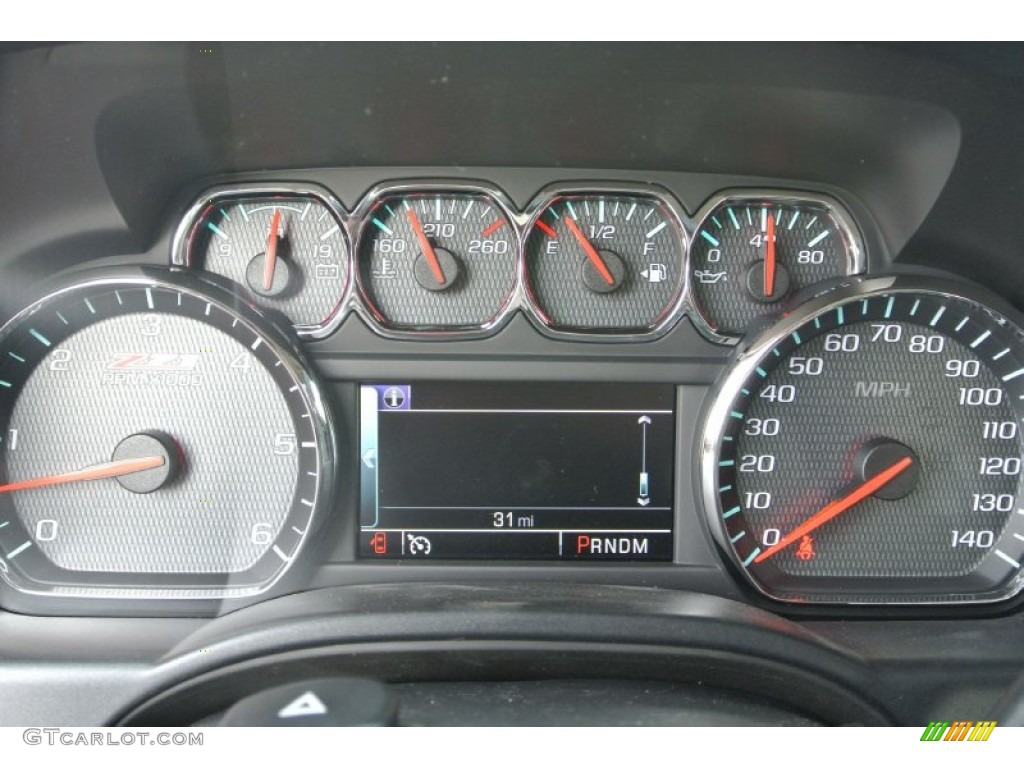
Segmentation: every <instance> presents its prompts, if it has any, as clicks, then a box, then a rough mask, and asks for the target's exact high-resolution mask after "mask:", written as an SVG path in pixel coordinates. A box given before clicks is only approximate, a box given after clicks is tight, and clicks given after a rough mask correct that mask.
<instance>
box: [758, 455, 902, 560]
mask: <svg viewBox="0 0 1024 768" xmlns="http://www.w3.org/2000/svg"><path fill="white" fill-rule="evenodd" d="M913 463H914V460H913V459H912V458H910V457H909V456H904V457H903V458H902V459H900V460H899V461H897V462H896V463H895V464H893V465H891V466H890V467H889V468H888V469H883V470H882V471H881V472H879V473H878V474H877V475H874V476H873V477H870V478H868V479H867V480H866V481H865V482H863V483H861V484H860V485H858V486H857V487H856V488H854V489H853V490H852V491H851V492H850V493H848V494H846V495H845V496H843V497H842V498H841V499H836V500H835V501H833V502H830V503H829V504H827V505H825V506H824V507H822V508H821V510H820V511H818V512H816V513H815V514H813V515H811V516H810V517H809V518H807V520H805V521H804V522H803V523H801V524H800V525H798V526H797V527H796V528H794V529H793V530H792V531H790V532H789V533H787V534H786V535H785V536H783V537H782V538H781V539H779V542H778V543H777V544H775V545H773V546H771V547H768V549H766V550H764V552H762V553H761V554H759V555H758V556H757V557H755V558H754V562H755V563H760V562H764V561H765V560H767V559H768V558H769V557H771V556H772V555H774V554H775V553H776V552H779V551H781V550H783V549H785V548H786V547H788V546H789V545H790V544H792V543H793V542H795V541H799V540H800V539H801V538H802V537H804V536H806V535H807V534H809V533H810V532H811V531H814V530H816V529H817V528H820V527H821V526H823V525H824V524H825V523H827V522H828V521H829V520H831V519H832V518H833V517H837V516H839V515H841V514H842V513H843V512H845V511H846V510H848V509H849V508H850V507H852V506H854V505H856V504H859V503H860V502H862V501H864V499H866V498H867V497H868V496H871V495H872V494H874V493H876V492H877V491H879V490H881V489H882V488H883V487H884V486H885V485H887V484H888V483H890V482H892V481H893V480H895V479H896V478H897V477H898V476H899V475H900V474H902V473H903V472H905V471H906V470H908V469H909V468H910V466H911V465H912V464H913Z"/></svg>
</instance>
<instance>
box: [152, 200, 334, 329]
mask: <svg viewBox="0 0 1024 768" xmlns="http://www.w3.org/2000/svg"><path fill="white" fill-rule="evenodd" d="M172 264H173V265H175V266H182V267H189V268H193V269H202V270H206V271H208V272H212V273H215V274H218V275H222V276H223V277H226V278H228V279H230V280H232V281H234V282H235V283H236V284H237V285H238V286H239V287H240V288H241V289H242V290H243V291H244V292H245V293H246V294H247V295H248V297H249V298H250V299H251V300H252V302H253V303H255V304H257V305H258V306H261V307H265V308H268V309H274V310H277V311H279V312H281V313H283V314H284V315H286V316H287V317H288V319H289V320H290V321H291V322H292V324H293V325H294V326H295V328H296V330H297V331H298V332H299V333H300V334H302V335H307V336H322V335H324V334H325V333H326V332H328V331H329V330H330V329H331V328H333V326H334V322H335V320H337V319H338V316H339V314H340V309H341V306H342V301H343V298H344V296H345V292H346V289H347V286H348V246H347V244H346V240H345V232H344V228H343V226H342V219H341V208H340V206H339V205H338V204H337V203H336V202H335V201H334V200H333V198H331V197H330V196H329V195H327V193H325V192H322V191H320V190H318V189H314V188H299V187H294V186H287V185H281V186H275V187H274V188H272V189H270V188H262V187H261V188H253V187H226V188H221V189H219V190H215V191H214V192H212V193H209V194H207V195H204V196H203V197H202V198H200V200H199V201H198V202H197V203H196V204H195V205H194V206H193V208H192V210H191V211H190V212H189V214H188V215H187V216H186V218H185V221H184V223H183V224H182V227H181V229H179V231H178V235H177V237H176V238H175V246H174V252H173V255H172Z"/></svg>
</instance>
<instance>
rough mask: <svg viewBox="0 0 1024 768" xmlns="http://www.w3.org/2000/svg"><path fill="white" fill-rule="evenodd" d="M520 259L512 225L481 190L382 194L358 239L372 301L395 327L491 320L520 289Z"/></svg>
mask: <svg viewBox="0 0 1024 768" xmlns="http://www.w3.org/2000/svg"><path fill="white" fill-rule="evenodd" d="M517 263H518V259H517V244H516V236H515V232H514V231H513V227H512V226H511V224H510V223H509V220H508V217H507V216H506V214H505V212H504V211H503V210H502V209H501V207H500V206H499V205H498V204H497V203H496V202H495V201H494V200H493V199H492V198H490V197H488V196H486V195H483V194H475V193H444V192H437V193H434V192H431V193H422V194H417V193H403V194H395V195H385V196H384V197H382V198H381V199H380V201H378V203H377V204H376V205H375V206H374V207H373V208H372V210H371V211H370V213H369V214H368V215H367V219H366V223H365V224H364V225H363V232H362V237H361V239H360V247H359V276H360V281H361V284H362V289H363V295H364V298H365V300H366V304H367V307H368V309H369V310H370V312H371V314H372V315H373V317H374V318H375V319H376V321H377V322H378V323H379V324H380V325H381V326H382V327H384V328H387V329H392V330H397V331H431V330H439V331H459V330H474V329H482V328H486V327H488V326H489V325H490V324H491V323H493V322H494V321H495V320H496V319H497V318H498V317H500V316H501V314H502V313H503V312H504V310H505V309H506V307H508V305H509V303H510V301H511V300H512V297H513V296H514V294H515V288H516V280H517V274H516V272H517Z"/></svg>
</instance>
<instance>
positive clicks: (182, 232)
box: [170, 182, 354, 339]
mask: <svg viewBox="0 0 1024 768" xmlns="http://www.w3.org/2000/svg"><path fill="white" fill-rule="evenodd" d="M274 195H294V196H296V197H311V198H313V199H315V200H316V201H317V202H319V203H320V204H321V205H323V206H325V207H326V208H327V209H328V210H329V211H330V212H331V215H332V216H333V217H334V219H335V221H336V222H337V224H338V226H339V227H340V229H341V238H342V242H343V243H344V244H345V255H344V260H343V263H344V269H343V271H342V279H343V280H344V284H343V286H342V287H341V290H339V292H338V301H337V303H336V304H335V305H334V309H333V310H332V311H331V312H330V314H329V315H328V316H327V319H326V320H324V321H323V322H322V323H317V324H312V325H300V324H295V325H293V326H292V327H293V328H294V329H295V332H296V333H297V334H298V335H299V336H304V337H306V338H310V339H322V338H324V337H326V336H330V335H331V334H332V333H334V331H335V330H337V328H338V326H339V325H341V322H342V320H344V319H345V314H346V312H347V308H348V306H349V304H350V303H351V296H352V293H353V285H352V283H353V279H352V278H353V267H352V265H353V262H354V254H353V250H352V240H351V236H350V233H349V225H348V218H349V217H348V214H347V213H346V212H345V208H344V207H343V206H342V205H341V203H340V202H339V201H338V199H337V198H336V197H334V195H333V194H331V193H330V192H329V191H328V190H326V189H324V188H323V187H321V186H319V185H316V184H299V183H288V182H280V183H274V184H248V183H239V184H222V185H219V186H216V187H211V188H210V189H208V190H206V191H205V192H203V193H202V194H201V195H200V196H199V197H198V198H197V199H196V201H195V202H194V203H193V204H192V205H191V206H190V207H189V209H188V210H187V211H186V212H185V214H184V215H183V216H182V218H181V221H180V223H179V224H178V228H177V229H176V230H175V232H174V238H173V239H172V241H171V256H170V265H171V267H176V268H180V269H186V270H191V269H193V267H194V265H193V263H192V255H193V245H194V243H195V242H196V239H197V235H198V232H199V227H200V225H201V224H202V222H203V214H204V213H205V212H206V211H207V209H209V208H211V207H214V206H216V205H217V204H219V203H222V202H225V201H230V200H238V199H244V198H250V197H262V196H266V197H272V196H274Z"/></svg>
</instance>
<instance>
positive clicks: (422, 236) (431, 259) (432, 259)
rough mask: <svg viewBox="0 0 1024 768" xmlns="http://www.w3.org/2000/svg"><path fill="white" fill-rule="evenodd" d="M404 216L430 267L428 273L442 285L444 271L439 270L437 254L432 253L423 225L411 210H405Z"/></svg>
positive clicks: (432, 248)
mask: <svg viewBox="0 0 1024 768" xmlns="http://www.w3.org/2000/svg"><path fill="white" fill-rule="evenodd" d="M406 215H407V216H408V217H409V222H410V223H411V224H412V231H413V232H415V233H416V239H417V240H419V242H420V250H421V251H423V256H424V258H426V260H427V264H428V265H429V266H430V271H431V272H433V273H434V279H435V280H437V284H438V285H444V284H445V282H446V280H445V276H444V270H443V269H441V262H440V261H439V260H438V258H437V254H436V253H434V246H432V245H431V244H430V238H428V237H427V233H426V232H424V231H423V225H422V224H420V217H419V216H417V215H416V211H414V210H413V209H412V208H409V209H407V210H406Z"/></svg>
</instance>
